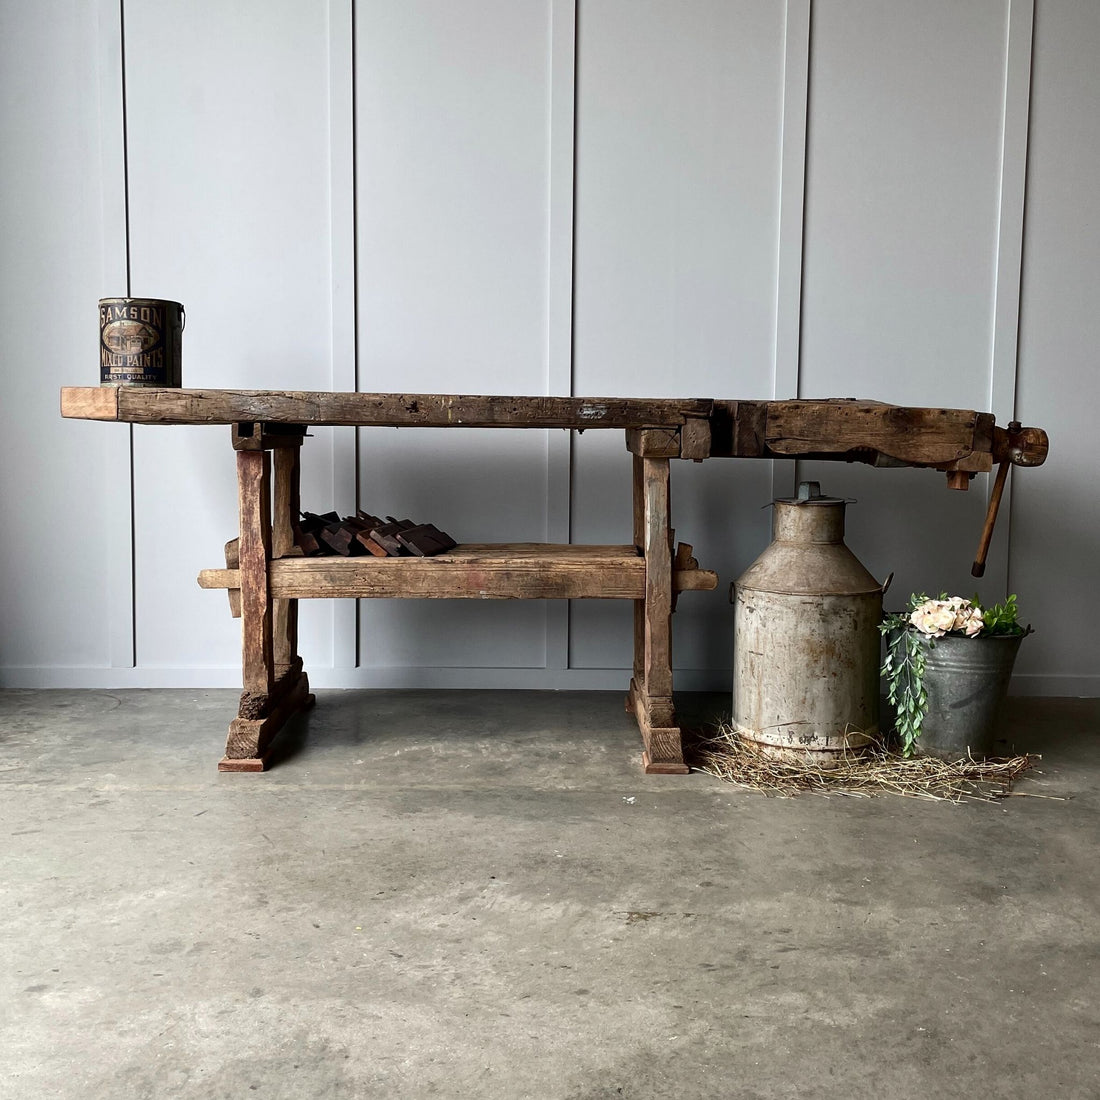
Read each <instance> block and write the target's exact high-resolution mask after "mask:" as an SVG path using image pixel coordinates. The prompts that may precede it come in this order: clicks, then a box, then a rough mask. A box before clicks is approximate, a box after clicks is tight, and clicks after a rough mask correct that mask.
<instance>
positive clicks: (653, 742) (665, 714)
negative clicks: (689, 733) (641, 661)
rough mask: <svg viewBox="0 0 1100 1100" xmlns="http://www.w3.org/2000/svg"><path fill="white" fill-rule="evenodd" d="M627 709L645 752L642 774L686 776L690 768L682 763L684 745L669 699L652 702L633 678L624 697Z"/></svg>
mask: <svg viewBox="0 0 1100 1100" xmlns="http://www.w3.org/2000/svg"><path fill="white" fill-rule="evenodd" d="M654 703H656V706H654ZM626 709H627V711H628V712H629V713H631V714H633V715H634V718H635V720H636V721H637V723H638V729H639V731H640V732H641V735H642V742H643V743H644V745H645V752H643V753H642V768H643V770H644V771H645V773H646V774H647V775H686V774H687V772H688V771H689V770H690V769H689V768H688V766H687V765H686V764H685V763H684V752H683V743H682V739H681V734H680V728H679V726H678V725H676V724H675V715H674V714H673V711H672V700H671V699H661V700H653V699H652V698H651V697H650V696H648V695H647V694H646V692H645V690H644V689H643V687H642V685H641V684H640V683H639V681H638V680H637V679H632V680H631V681H630V690H629V691H628V692H627V696H626ZM661 722H664V723H666V724H664V725H662V724H660V723H661Z"/></svg>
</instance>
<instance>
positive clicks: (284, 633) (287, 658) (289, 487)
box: [271, 443, 302, 677]
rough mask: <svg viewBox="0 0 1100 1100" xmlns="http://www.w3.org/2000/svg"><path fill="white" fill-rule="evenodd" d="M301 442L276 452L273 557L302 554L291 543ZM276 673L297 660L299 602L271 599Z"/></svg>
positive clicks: (298, 496) (298, 489) (298, 505)
mask: <svg viewBox="0 0 1100 1100" xmlns="http://www.w3.org/2000/svg"><path fill="white" fill-rule="evenodd" d="M301 453H302V450H301V444H300V443H299V445H298V446H296V447H280V448H279V449H278V450H276V451H275V493H274V498H275V499H274V502H273V507H272V523H271V556H272V558H293V557H301V555H302V551H301V550H300V549H299V548H298V547H297V546H296V545H295V542H294V524H295V522H296V520H297V518H298V514H299V512H300V511H301V468H302V464H301ZM272 609H273V615H274V625H273V627H272V646H273V649H274V660H275V675H276V676H277V677H283V676H285V675H286V674H287V673H288V672H289V671H290V668H291V666H292V665H294V664H297V665H298V667H299V669H300V668H301V662H300V661H299V660H298V601H297V600H273V601H272Z"/></svg>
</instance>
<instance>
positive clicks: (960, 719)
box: [917, 634, 1024, 760]
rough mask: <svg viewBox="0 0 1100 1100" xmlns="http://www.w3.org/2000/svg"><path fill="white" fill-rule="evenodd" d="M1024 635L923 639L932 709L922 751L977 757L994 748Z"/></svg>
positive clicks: (993, 753) (923, 732)
mask: <svg viewBox="0 0 1100 1100" xmlns="http://www.w3.org/2000/svg"><path fill="white" fill-rule="evenodd" d="M1023 639H1024V635H1023V634H1002V635H998V634H992V635H988V636H987V637H984V638H982V637H978V638H965V637H962V636H960V635H952V634H946V635H944V637H942V638H936V639H927V638H922V639H921V645H922V646H924V650H925V658H924V661H925V663H924V689H925V691H926V692H927V693H928V710H927V712H926V714H925V716H924V725H923V726H922V727H921V734H920V737H919V738H918V739H917V751H918V752H919V753H923V754H925V755H927V756H936V757H939V758H940V759H942V760H954V759H958V758H961V757H965V756H966V755H967V754H968V753H969V754H970V756H972V757H973V758H974V759H975V760H979V759H981V758H983V757H986V756H997V755H1005V754H1004V753H1003V752H1001V753H998V752H996V751H995V745H996V740H997V733H998V728H999V725H1000V720H1001V715H1002V711H1003V708H1004V701H1005V698H1006V696H1007V695H1008V682H1009V680H1010V679H1011V678H1012V666H1013V665H1014V664H1015V663H1016V654H1017V653H1018V652H1019V650H1020V642H1022V641H1023Z"/></svg>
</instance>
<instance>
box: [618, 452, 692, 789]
mask: <svg viewBox="0 0 1100 1100" xmlns="http://www.w3.org/2000/svg"><path fill="white" fill-rule="evenodd" d="M670 519H671V511H670V507H669V460H668V459H667V458H640V457H638V456H637V455H635V456H634V538H635V542H636V543H637V542H638V541H639V535H641V546H642V549H643V550H644V552H645V562H646V590H645V600H644V601H635V604H634V677H633V679H632V680H631V681H630V694H629V695H628V697H627V707H628V709H630V710H632V711H633V712H634V715H635V717H636V718H637V720H638V728H639V729H640V730H641V732H642V739H643V740H644V741H645V753H644V754H643V756H642V763H643V766H644V767H645V770H646V772H647V773H654V772H661V773H676V774H683V773H685V772H687V771H688V768H687V765H686V764H685V763H684V754H683V748H682V746H681V741H680V728H679V726H678V725H677V722H676V712H675V710H674V708H673V705H672V530H671V526H670ZM639 605H640V606H639Z"/></svg>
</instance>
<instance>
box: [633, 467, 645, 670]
mask: <svg viewBox="0 0 1100 1100" xmlns="http://www.w3.org/2000/svg"><path fill="white" fill-rule="evenodd" d="M631 459H632V465H633V471H632V473H633V476H632V479H631V483H632V508H631V511H632V515H633V523H634V546H635V547H636V549H637V551H638V553H639V554H644V553H645V478H644V465H643V462H642V457H641V455H637V454H636V455H632V456H631ZM634 678H635V679H636V680H643V679H644V678H645V592H644V591H643V592H642V594H641V596H640V597H639V598H638V599H636V600H635V601H634Z"/></svg>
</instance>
